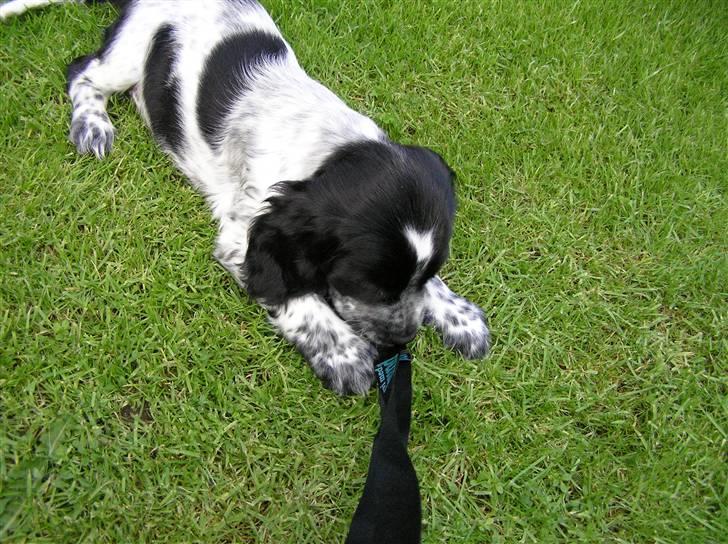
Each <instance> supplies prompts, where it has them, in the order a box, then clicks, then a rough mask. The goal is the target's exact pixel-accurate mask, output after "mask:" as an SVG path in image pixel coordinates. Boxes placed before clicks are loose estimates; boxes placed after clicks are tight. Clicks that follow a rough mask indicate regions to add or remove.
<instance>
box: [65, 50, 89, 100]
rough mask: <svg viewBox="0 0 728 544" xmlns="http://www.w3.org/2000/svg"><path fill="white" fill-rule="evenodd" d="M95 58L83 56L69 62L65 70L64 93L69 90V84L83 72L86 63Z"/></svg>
mask: <svg viewBox="0 0 728 544" xmlns="http://www.w3.org/2000/svg"><path fill="white" fill-rule="evenodd" d="M95 58H96V55H95V54H92V55H84V56H83V57H78V58H77V59H74V60H72V61H71V63H70V64H69V65H68V67H67V68H66V92H68V91H69V90H70V89H71V83H73V81H74V80H75V79H76V78H77V77H78V76H79V75H80V74H81V73H82V72H83V71H84V70H86V67H87V66H88V63H89V62H91V61H92V60H94V59H95Z"/></svg>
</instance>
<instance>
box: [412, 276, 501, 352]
mask: <svg viewBox="0 0 728 544" xmlns="http://www.w3.org/2000/svg"><path fill="white" fill-rule="evenodd" d="M426 289H427V295H428V302H427V308H426V312H425V323H426V324H429V325H432V326H433V327H435V329H437V331H438V332H439V333H440V335H441V336H442V340H443V342H444V343H445V345H446V346H448V347H450V348H452V349H454V350H456V351H458V352H459V353H461V354H462V355H463V356H464V357H467V358H468V359H480V358H481V357H485V356H486V355H487V354H488V351H489V350H490V330H489V329H488V321H487V320H486V318H485V315H484V314H483V310H481V309H480V307H478V306H477V305H476V304H473V303H472V302H470V301H469V300H467V299H466V298H463V297H461V296H459V295H456V294H455V293H453V292H452V291H451V290H450V289H448V287H447V286H446V285H445V284H444V283H443V282H442V280H440V278H438V277H435V278H433V279H432V280H430V281H429V282H428V283H427V287H426Z"/></svg>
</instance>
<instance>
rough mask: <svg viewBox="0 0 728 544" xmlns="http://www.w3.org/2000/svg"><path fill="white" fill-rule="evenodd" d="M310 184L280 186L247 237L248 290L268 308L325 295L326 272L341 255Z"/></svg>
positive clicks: (298, 183) (246, 277)
mask: <svg viewBox="0 0 728 544" xmlns="http://www.w3.org/2000/svg"><path fill="white" fill-rule="evenodd" d="M307 193H308V189H307V185H306V183H305V182H294V183H286V184H285V185H284V184H281V186H280V188H279V191H278V194H277V195H276V196H274V197H272V198H270V199H269V200H268V210H267V211H266V213H263V214H262V215H260V216H259V217H257V218H256V219H255V221H254V222H253V225H252V226H251V228H250V232H249V236H248V238H249V239H248V252H247V254H246V257H245V271H244V272H245V273H244V277H245V285H246V290H247V291H248V294H249V295H250V296H251V297H253V298H255V299H256V300H259V301H260V302H261V303H263V304H266V305H271V306H273V305H280V304H283V303H284V302H285V301H286V300H288V299H289V298H292V297H296V296H301V295H304V294H307V293H319V294H325V290H326V283H325V275H326V273H327V272H328V269H327V266H328V263H329V261H330V260H331V259H332V257H333V255H334V253H335V251H336V246H337V243H336V239H335V237H334V236H333V235H332V233H331V232H329V229H328V228H327V222H326V219H325V217H323V216H322V214H321V210H319V209H317V208H316V200H315V199H312V198H311V197H310V195H308V194H307Z"/></svg>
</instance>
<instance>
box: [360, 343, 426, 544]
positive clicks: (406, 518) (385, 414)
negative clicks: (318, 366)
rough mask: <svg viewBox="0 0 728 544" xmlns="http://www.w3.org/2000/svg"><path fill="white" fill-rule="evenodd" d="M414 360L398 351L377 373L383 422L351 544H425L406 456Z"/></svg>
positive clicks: (414, 479)
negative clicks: (421, 533)
mask: <svg viewBox="0 0 728 544" xmlns="http://www.w3.org/2000/svg"><path fill="white" fill-rule="evenodd" d="M411 361H412V356H411V355H410V354H409V353H408V352H406V351H404V350H401V351H398V352H397V353H396V354H395V355H393V356H392V357H390V358H388V359H386V360H384V361H382V362H380V363H379V364H377V365H376V366H375V367H374V370H375V372H376V374H377V384H378V388H377V389H378V392H379V411H380V418H381V422H380V424H379V431H378V432H377V436H376V437H375V438H374V444H373V446H372V456H371V459H370V460H369V472H368V473H367V480H366V483H365V484H364V493H363V494H362V497H361V500H360V501H359V506H357V508H356V512H355V513H354V519H353V520H352V522H351V527H350V528H349V536H348V537H347V538H346V544H375V543H376V544H390V543H391V544H395V543H396V544H410V543H419V542H420V531H421V525H422V505H421V499H420V488H419V485H418V483H417V475H416V474H415V469H414V467H413V466H412V461H410V458H409V455H408V454H407V441H408V439H409V429H410V419H411V417H412V411H411V410H412V366H411V364H410V363H411Z"/></svg>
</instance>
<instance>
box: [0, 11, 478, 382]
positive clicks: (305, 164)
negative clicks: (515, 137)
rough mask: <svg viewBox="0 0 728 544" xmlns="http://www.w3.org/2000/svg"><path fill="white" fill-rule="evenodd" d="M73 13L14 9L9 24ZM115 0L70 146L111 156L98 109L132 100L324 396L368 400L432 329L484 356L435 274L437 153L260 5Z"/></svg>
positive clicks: (89, 59)
mask: <svg viewBox="0 0 728 544" xmlns="http://www.w3.org/2000/svg"><path fill="white" fill-rule="evenodd" d="M63 1H64V0H11V1H10V2H7V3H5V4H3V5H2V6H0V18H3V19H4V18H7V17H9V16H11V15H17V14H19V13H22V12H23V11H25V10H26V9H29V8H32V7H38V6H41V5H45V4H51V3H60V2H63ZM65 1H74V0H65ZM75 1H83V0H75ZM109 1H111V2H112V3H114V4H116V6H117V7H118V8H119V10H120V11H119V18H118V20H117V21H116V22H115V23H114V24H113V25H112V26H111V27H110V28H109V29H108V30H107V31H106V35H105V38H104V41H103V45H102V46H101V48H100V49H99V50H98V51H96V52H95V53H93V54H90V55H87V56H84V57H81V58H78V59H76V60H74V61H73V62H71V63H70V65H69V66H68V72H67V90H68V95H69V97H70V100H71V104H72V115H71V126H70V133H69V136H70V140H71V141H72V142H73V144H74V145H75V146H76V148H77V150H78V152H79V153H82V154H83V153H91V154H93V155H95V156H96V157H97V158H99V159H101V158H103V157H104V156H105V155H106V154H108V153H109V151H110V150H111V147H112V143H113V140H114V126H113V125H112V123H111V121H110V119H109V116H108V114H107V112H106V103H107V100H108V98H109V96H110V95H112V94H113V93H117V92H123V91H129V92H130V94H131V97H132V99H133V101H134V103H135V104H136V107H137V109H138V110H139V113H140V114H141V116H142V117H143V119H144V121H145V122H146V124H147V125H148V126H149V128H150V130H151V132H152V134H153V136H154V138H155V140H156V141H157V143H158V145H159V146H160V147H161V148H162V150H163V151H165V152H166V153H167V154H168V155H169V156H170V157H171V158H172V160H173V161H174V163H175V165H176V166H177V167H178V168H179V169H180V170H181V171H182V172H183V173H184V174H185V175H186V177H187V178H188V179H189V181H190V182H191V184H192V185H193V186H194V187H195V188H196V189H197V190H198V191H199V192H200V193H201V194H202V195H203V196H204V198H205V200H206V201H207V204H208V205H209V207H210V210H211V212H212V215H213V217H214V219H215V220H216V222H217V224H218V235H217V239H216V245H215V250H214V257H215V258H216V259H217V260H218V261H219V262H220V264H221V265H222V266H223V267H224V268H225V269H226V270H227V271H228V272H229V273H230V274H231V275H232V276H233V278H235V280H236V281H237V283H238V284H239V285H240V286H241V287H242V288H243V289H244V290H246V291H247V293H248V294H249V295H250V296H251V297H252V298H253V299H255V300H257V301H258V302H259V303H260V304H261V305H262V306H263V307H264V308H265V309H266V310H267V312H268V315H269V319H270V321H271V323H272V324H273V325H274V326H275V327H276V328H277V330H278V331H279V332H280V334H281V335H282V336H283V337H285V338H286V339H287V340H288V341H290V342H291V343H293V344H294V345H295V346H296V348H297V349H298V350H299V351H300V353H301V354H302V355H303V357H304V358H305V359H306V360H307V361H308V363H309V364H310V366H311V368H312V369H313V372H314V373H315V374H316V376H318V377H319V378H320V379H321V380H322V381H323V383H324V385H325V386H327V387H328V388H330V389H332V390H333V391H335V392H336V393H339V394H364V393H365V392H367V391H368V390H369V389H370V387H371V385H372V383H373V381H374V374H373V370H372V368H373V364H372V363H373V361H374V360H375V358H376V357H377V353H378V349H380V348H381V347H382V346H392V345H401V344H405V343H406V342H408V341H409V340H411V339H412V338H413V337H414V336H415V334H416V332H417V330H418V329H419V328H420V326H421V325H422V324H429V325H432V326H433V327H434V328H435V329H436V330H437V331H438V332H439V333H440V334H441V336H442V337H443V340H444V342H445V344H446V345H448V346H450V347H452V348H454V349H455V350H457V351H459V352H460V353H461V354H463V355H464V356H465V357H468V358H480V357H482V356H484V355H485V354H486V353H487V351H488V349H489V345H490V334H489V330H488V326H487V321H486V319H485V317H484V314H483V311H482V310H481V309H480V308H479V307H478V306H477V305H475V304H473V303H472V302H470V301H468V300H466V299H465V298H463V297H460V296H458V295H456V294H455V293H453V292H452V291H451V290H450V289H449V288H448V287H447V286H446V285H445V283H444V282H443V281H442V280H441V279H440V278H439V277H438V276H437V273H438V271H439V270H440V268H441V267H442V265H443V263H444V262H445V260H446V258H447V257H448V253H449V242H450V238H451V235H452V229H453V220H454V215H455V195H454V188H453V184H454V178H455V175H454V172H453V171H452V170H451V169H450V167H449V166H448V165H447V164H446V162H445V161H444V160H443V159H442V157H440V156H439V155H438V154H437V153H435V152H434V151H432V150H429V149H427V148H424V147H417V146H410V145H402V144H398V143H396V142H394V141H392V140H390V139H389V138H388V136H387V135H386V134H385V133H384V131H383V130H382V129H381V128H379V127H378V126H377V125H376V123H375V122H374V121H372V120H371V119H370V118H368V117H366V116H364V115H362V114H360V113H357V112H355V111H354V110H352V109H351V108H349V107H348V106H347V105H346V104H345V103H344V102H343V101H342V100H341V99H339V98H338V97H337V96H336V95H335V94H334V93H333V92H331V91H330V90H329V89H327V88H326V87H324V86H323V85H321V84H320V83H319V82H317V81H315V80H314V79H312V78H311V77H309V76H308V75H307V74H306V72H304V70H303V69H302V68H301V66H300V65H299V64H298V62H297V60H296V56H295V54H294V52H293V50H292V49H291V46H290V45H289V44H288V43H287V42H286V40H285V39H284V38H283V36H282V35H281V33H280V31H279V29H278V28H277V26H276V25H275V23H274V22H273V19H272V18H271V17H270V15H269V14H268V13H267V12H266V10H265V9H264V8H263V7H262V6H261V5H260V4H259V3H258V2H256V1H254V0H199V1H196V0H116V1H114V0H109Z"/></svg>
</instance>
